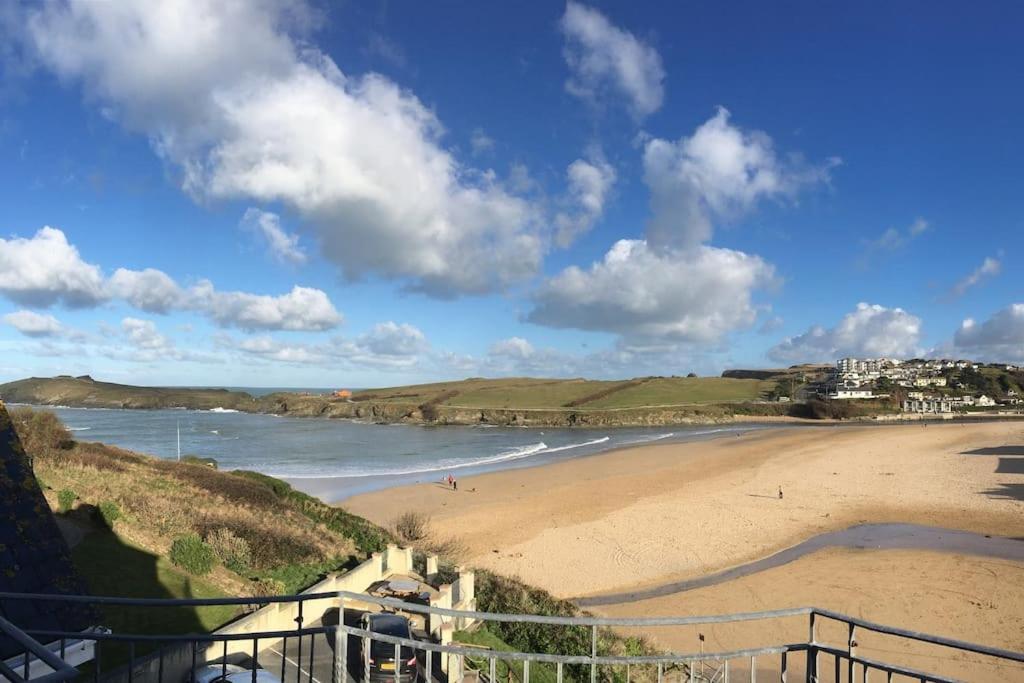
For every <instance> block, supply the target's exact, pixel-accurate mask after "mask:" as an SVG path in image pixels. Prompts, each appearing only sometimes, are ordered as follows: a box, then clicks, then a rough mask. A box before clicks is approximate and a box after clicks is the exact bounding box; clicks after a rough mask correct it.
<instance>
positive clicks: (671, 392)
mask: <svg viewBox="0 0 1024 683" xmlns="http://www.w3.org/2000/svg"><path fill="white" fill-rule="evenodd" d="M773 386H774V383H773V382H769V381H764V380H756V379H730V378H722V377H642V378H636V379H630V380H611V381H604V380H589V379H534V378H529V377H510V378H502V379H477V378H474V379H466V380H461V381H458V382H442V383H438V384H419V385H411V386H400V387H390V388H386V389H370V390H366V391H359V392H356V393H355V395H354V396H353V400H354V401H356V402H359V401H374V402H398V403H416V404H422V403H429V402H433V404H434V405H446V406H452V407H458V408H482V409H493V408H508V409H518V410H544V409H548V410H550V409H558V408H574V409H582V410H592V409H598V410H599V409H606V408H615V409H618V408H644V407H650V406H666V405H693V404H697V405H699V404H709V403H725V402H732V401H754V400H758V399H760V398H763V397H764V395H765V394H766V392H767V391H769V390H770V389H771V388H772V387H773Z"/></svg>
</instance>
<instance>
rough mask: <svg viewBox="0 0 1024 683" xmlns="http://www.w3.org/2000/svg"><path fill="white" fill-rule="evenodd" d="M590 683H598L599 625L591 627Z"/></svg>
mask: <svg viewBox="0 0 1024 683" xmlns="http://www.w3.org/2000/svg"><path fill="white" fill-rule="evenodd" d="M590 683H597V624H594V625H593V626H591V627H590Z"/></svg>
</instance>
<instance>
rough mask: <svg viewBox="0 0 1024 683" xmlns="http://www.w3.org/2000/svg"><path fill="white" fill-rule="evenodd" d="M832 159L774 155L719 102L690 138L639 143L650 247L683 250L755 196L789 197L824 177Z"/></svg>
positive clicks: (764, 136)
mask: <svg viewBox="0 0 1024 683" xmlns="http://www.w3.org/2000/svg"><path fill="white" fill-rule="evenodd" d="M838 163H839V160H838V159H830V160H828V161H827V162H825V163H823V164H820V165H817V166H809V165H806V164H803V163H800V162H799V161H796V160H794V158H791V159H790V160H783V159H781V158H779V156H778V155H777V154H776V152H775V148H774V145H773V143H772V139H771V138H770V137H768V135H767V134H765V133H763V132H761V131H749V132H748V131H743V130H741V129H740V128H737V127H736V126H733V125H732V124H730V123H729V112H728V110H726V109H725V108H722V107H719V109H718V111H717V112H716V113H715V115H714V116H713V117H711V118H710V119H708V120H707V121H706V122H704V123H703V124H701V125H700V126H699V127H698V128H697V130H696V131H694V133H693V135H692V136H690V137H682V138H680V139H679V140H678V141H675V142H673V141H671V140H662V139H660V138H652V139H649V140H647V142H646V144H645V145H644V181H645V182H646V183H647V185H648V187H649V188H650V190H651V211H652V214H653V215H652V217H651V221H650V223H649V224H648V226H647V239H648V241H649V242H650V243H651V245H652V246H663V245H674V246H681V247H689V246H693V245H695V244H700V243H702V242H706V241H707V240H709V239H710V238H711V235H712V232H713V224H714V221H715V220H716V219H725V220H728V219H732V218H736V217H738V216H740V215H742V214H743V213H746V212H747V211H749V210H751V209H752V208H754V207H755V206H756V205H757V203H758V202H759V201H761V200H763V199H791V198H793V197H795V196H796V194H797V193H798V192H799V191H800V190H801V189H803V188H805V187H807V186H809V185H813V184H817V183H821V182H827V181H828V179H829V170H830V169H831V168H832V167H833V166H835V165H836V164H838Z"/></svg>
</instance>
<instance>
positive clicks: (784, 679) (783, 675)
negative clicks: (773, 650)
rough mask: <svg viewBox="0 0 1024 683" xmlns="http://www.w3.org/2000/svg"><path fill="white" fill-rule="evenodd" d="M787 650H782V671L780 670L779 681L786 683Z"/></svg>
mask: <svg viewBox="0 0 1024 683" xmlns="http://www.w3.org/2000/svg"><path fill="white" fill-rule="evenodd" d="M786 654H787V653H786V651H785V650H783V651H782V671H781V672H779V683H786Z"/></svg>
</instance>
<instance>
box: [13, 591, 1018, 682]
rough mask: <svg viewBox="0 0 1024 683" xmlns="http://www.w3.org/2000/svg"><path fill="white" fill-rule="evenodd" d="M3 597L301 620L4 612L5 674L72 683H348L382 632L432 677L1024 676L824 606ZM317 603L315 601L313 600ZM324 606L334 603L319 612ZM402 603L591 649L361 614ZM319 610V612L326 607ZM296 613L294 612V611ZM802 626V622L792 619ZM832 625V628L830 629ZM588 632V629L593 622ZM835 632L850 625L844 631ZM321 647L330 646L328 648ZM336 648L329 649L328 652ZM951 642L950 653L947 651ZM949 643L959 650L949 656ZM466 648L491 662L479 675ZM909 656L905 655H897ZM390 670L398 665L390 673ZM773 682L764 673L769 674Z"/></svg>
mask: <svg viewBox="0 0 1024 683" xmlns="http://www.w3.org/2000/svg"><path fill="white" fill-rule="evenodd" d="M0 600H5V601H6V600H35V601H47V602H57V601H60V602H80V603H89V604H93V605H99V606H104V605H105V606H115V605H118V606H130V607H135V608H140V609H146V608H148V609H153V610H159V609H160V608H166V607H202V606H212V605H239V606H242V605H259V606H261V608H262V609H268V610H274V609H276V610H286V609H287V610H290V609H292V608H296V607H297V610H296V612H295V614H297V617H295V618H294V621H295V628H284V629H276V630H263V631H253V632H230V629H229V630H227V631H225V632H222V633H221V632H214V633H208V634H194V633H192V634H158V635H153V634H131V633H109V632H102V631H99V632H94V633H85V634H83V633H81V632H70V631H33V630H27V629H26V630H25V631H24V632H22V631H21V630H19V629H18V628H17V625H15V624H11V623H9V622H7V621H5V620H3V619H0V631H2V632H3V633H4V634H6V635H8V636H9V637H10V638H11V639H12V640H14V641H15V642H17V643H18V644H19V645H20V646H21V647H23V648H24V650H25V653H26V655H25V657H24V661H25V668H24V671H23V672H20V673H19V672H17V671H14V670H13V669H12V668H11V667H9V666H7V665H3V664H0V675H2V676H3V677H5V678H7V679H9V680H11V681H13V682H14V683H22V681H23V680H25V679H27V678H29V676H28V675H27V673H28V661H29V658H30V657H36V658H38V660H40V661H42V662H43V663H45V664H46V666H47V667H48V668H49V669H50V670H51V671H50V673H47V674H45V675H43V676H39V677H32V680H33V681H42V682H44V683H50V682H51V681H53V682H57V681H70V680H73V679H76V678H82V679H84V680H88V679H89V678H91V679H92V680H93V681H95V682H96V683H99V681H112V682H116V683H121V682H122V681H123V682H124V683H165V682H169V683H187V682H188V681H189V680H190V679H191V680H194V676H195V671H196V669H197V667H200V666H203V665H211V664H212V665H213V666H215V667H216V666H219V667H220V668H221V669H222V672H223V673H224V674H227V673H228V665H227V661H228V659H229V657H228V655H229V654H230V653H234V654H236V655H242V654H244V655H245V656H246V657H247V659H248V662H249V664H248V665H247V666H246V668H247V669H250V670H251V672H252V674H251V675H252V682H253V683H257V668H256V667H257V666H260V667H262V668H264V669H266V671H267V672H269V673H271V674H273V675H274V676H275V677H276V678H278V679H279V680H280V681H281V682H282V683H291V682H292V681H294V683H328V681H330V683H347V681H350V680H368V679H369V678H370V676H369V675H368V674H369V653H370V643H371V642H373V641H376V642H383V643H388V644H390V645H393V646H394V648H395V656H396V659H395V661H396V662H397V661H401V657H400V654H401V650H402V648H412V649H414V650H415V651H416V653H417V654H416V657H417V669H418V671H420V672H421V674H422V676H423V677H424V678H426V679H429V680H431V681H434V680H437V681H461V680H463V678H465V677H467V675H472V676H474V677H475V678H476V679H477V680H485V681H491V682H496V681H497V679H498V675H497V672H498V668H499V663H501V662H504V665H503V668H506V669H509V668H510V667H511V666H514V667H516V669H517V671H518V672H520V673H517V678H518V679H521V680H522V681H523V683H529V681H530V677H531V671H532V672H535V673H536V674H540V673H542V672H543V673H544V675H545V677H546V678H548V679H549V680H550V678H551V676H552V675H553V676H554V678H555V680H556V681H557V683H563V682H564V681H565V680H573V681H581V682H582V681H587V680H589V681H590V683H597V682H598V681H599V680H600V681H611V680H614V681H626V682H627V683H628V682H630V681H632V680H640V679H643V680H649V681H654V680H657V681H658V682H659V683H662V682H663V681H665V680H667V679H668V677H669V676H671V677H672V679H673V680H682V681H690V682H691V683H698V682H699V683H717V682H718V681H730V680H733V681H738V680H750V681H755V680H758V677H759V676H762V677H763V676H764V675H765V672H766V671H767V672H769V673H770V674H771V676H772V678H773V679H774V680H779V681H782V682H783V683H784V682H785V681H787V677H789V680H791V681H793V680H801V679H802V680H804V681H807V682H816V683H825V682H828V683H853V681H858V680H859V681H869V680H885V681H898V680H912V681H919V682H921V683H924V682H931V681H934V682H937V683H947V682H953V681H956V680H957V679H956V678H954V677H952V674H950V673H948V672H947V671H945V669H947V668H949V666H950V663H951V662H953V663H955V668H956V669H957V670H959V671H960V672H961V674H962V673H963V671H964V670H967V671H968V675H969V678H970V679H971V680H974V679H976V678H979V677H981V675H980V674H979V675H978V676H976V675H974V672H975V670H974V669H971V667H972V666H977V667H979V668H978V669H977V671H979V672H984V675H986V676H989V677H991V678H993V679H995V680H1000V679H1001V680H1024V653H1019V652H1012V651H1009V650H1003V649H999V648H994V647H988V646H984V645H977V644H974V643H968V642H964V641H960V640H954V639H951V638H943V637H939V636H933V635H928V634H924V633H918V632H916V631H910V630H907V629H900V628H893V627H889V626H884V625H882V624H876V623H873V622H870V621H867V620H864V619H859V618H856V617H851V616H847V615H844V614H839V613H837V612H832V611H830V610H825V609H819V608H815V607H801V608H795V609H785V610H775V611H769V612H751V613H743V614H727V615H715V616H695V617H694V616H691V617H648V618H602V617H550V616H541V615H530V614H492V613H487V612H471V611H465V610H455V609H445V608H439V607H431V606H429V605H421V604H412V603H407V602H402V601H400V600H395V599H390V598H377V597H373V596H369V595H366V594H362V593H352V592H347V591H335V592H330V593H315V594H301V595H285V596H276V597H251V598H202V599H181V600H164V599H138V598H115V597H91V596H54V595H28V594H18V593H0ZM313 601H316V602H315V603H314V605H312V606H311V607H315V608H316V609H315V610H312V611H313V613H310V612H311V609H309V608H307V606H308V605H310V603H313ZM324 605H330V607H329V608H328V609H326V610H323V611H320V610H321V609H322V608H323V607H324ZM379 609H383V610H391V611H395V612H402V613H407V614H411V615H441V616H443V617H449V618H450V620H451V621H452V622H455V623H472V622H478V623H484V624H487V623H505V624H507V623H518V624H535V625H538V626H541V625H543V626H547V627H551V628H566V627H573V628H577V629H586V630H588V631H589V636H590V638H589V641H590V642H589V644H590V647H589V652H571V653H539V652H505V651H496V650H481V648H479V647H469V646H464V645H459V644H458V643H456V642H451V641H450V640H447V639H446V638H445V637H443V636H442V639H441V641H442V642H432V641H428V640H421V639H415V638H398V637H393V636H387V635H383V634H380V633H374V632H371V631H368V630H365V629H363V628H362V627H361V623H360V622H359V621H358V615H359V614H361V613H363V612H365V611H370V610H379ZM317 611H320V613H316V612H317ZM290 614H291V612H289V615H290ZM766 620H770V621H775V622H779V623H781V622H785V623H786V624H789V625H790V626H792V624H793V623H794V620H796V622H799V621H804V620H805V622H804V627H803V628H804V629H805V630H803V634H804V637H801V638H798V639H795V640H794V642H784V643H781V644H772V645H767V646H758V647H749V648H740V649H729V650H725V651H716V652H702V651H701V652H669V653H664V654H656V655H642V656H622V655H608V654H601V653H599V651H598V644H599V635H600V631H601V630H602V629H616V630H618V631H620V632H622V631H626V630H628V631H630V632H634V631H644V632H649V631H650V630H652V629H664V628H670V629H680V628H690V629H694V628H699V627H702V626H703V627H706V628H713V627H715V626H719V625H744V624H752V623H754V622H760V621H766ZM790 630H792V629H790ZM824 631H828V633H829V634H831V635H827V636H823V635H822V633H823V632H824ZM584 632H586V631H584ZM836 634H841V637H839V638H838V639H837V637H836ZM868 634H874V635H875V636H884V637H885V638H888V639H893V642H896V643H899V644H900V646H899V647H896V648H895V649H893V648H892V647H889V648H877V647H874V648H872V650H871V651H872V652H881V653H883V654H884V653H890V654H896V655H899V654H900V653H901V652H903V653H905V652H906V651H908V648H909V647H912V646H914V645H916V646H918V647H922V648H924V649H925V650H927V651H928V652H930V653H932V654H925V655H921V654H920V653H919V654H918V659H921V658H922V657H923V658H924V660H925V661H926V662H929V663H933V664H934V665H935V666H934V667H927V668H928V669H929V670H919V669H918V668H916V667H911V666H907V665H905V664H903V663H898V662H896V661H883V659H882V658H880V657H879V656H877V655H876V656H874V657H869V656H865V654H863V648H862V646H861V645H860V644H859V642H858V641H859V640H861V639H862V638H865V637H868ZM83 638H85V639H90V640H93V641H95V642H96V643H97V645H98V647H97V648H96V653H97V656H96V659H95V661H93V662H91V663H90V664H89V665H88V666H87V667H83V671H79V670H77V669H75V668H74V667H71V666H70V665H68V664H67V663H65V662H64V661H63V660H61V659H60V657H58V656H56V655H55V654H54V653H53V652H52V651H51V650H49V649H47V648H46V647H44V646H43V645H42V643H53V642H58V641H60V642H63V641H66V640H70V639H83ZM106 643H123V644H125V645H126V647H127V648H128V655H127V658H126V661H125V663H124V664H123V665H120V666H117V667H114V668H111V666H110V665H109V663H108V664H107V665H106V668H104V666H105V664H104V662H103V661H102V659H103V658H102V657H101V653H102V652H103V649H104V648H103V647H99V645H103V644H106ZM138 647H155V648H156V651H155V652H154V653H150V654H146V655H144V656H136V648H138ZM318 647H319V648H320V649H319V651H318V650H317V648H318ZM325 648H326V650H325ZM942 652H944V653H945V654H940V653H942ZM950 653H953V654H952V656H950ZM467 658H472V659H473V660H475V661H476V662H477V663H480V662H483V666H478V667H476V670H475V671H473V672H472V673H470V671H469V669H468V668H467V666H466V660H467ZM897 659H899V656H897ZM395 668H396V670H395V672H394V674H393V676H394V680H395V683H400V672H399V670H398V669H399V668H400V667H395ZM388 678H390V675H389V676H388ZM762 680H764V679H763V678H762Z"/></svg>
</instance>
